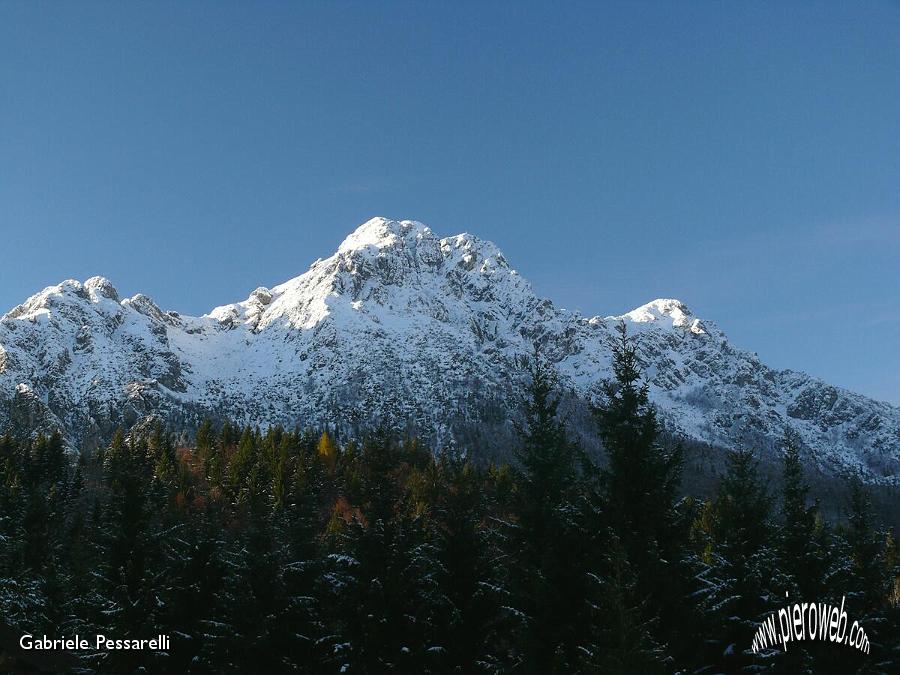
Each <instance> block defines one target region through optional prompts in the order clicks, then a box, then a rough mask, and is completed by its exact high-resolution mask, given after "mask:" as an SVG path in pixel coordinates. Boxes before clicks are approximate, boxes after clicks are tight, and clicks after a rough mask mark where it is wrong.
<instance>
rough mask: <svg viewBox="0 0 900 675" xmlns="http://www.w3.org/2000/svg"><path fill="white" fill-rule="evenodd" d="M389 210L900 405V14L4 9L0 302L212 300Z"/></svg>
mask: <svg viewBox="0 0 900 675" xmlns="http://www.w3.org/2000/svg"><path fill="white" fill-rule="evenodd" d="M676 5H677V7H676ZM374 215H385V216H389V217H392V218H397V219H401V218H413V219H417V220H421V221H423V222H425V223H427V224H429V225H431V227H432V229H433V230H435V231H436V232H437V233H439V234H442V235H450V234H455V233H457V232H460V231H471V232H474V233H476V234H478V235H479V236H482V237H484V238H487V239H491V240H493V241H494V242H495V243H497V245H498V246H500V248H501V249H503V251H504V252H505V254H506V256H507V258H508V259H509V260H510V261H511V263H512V264H513V265H514V266H515V267H516V268H517V269H518V270H519V271H520V272H521V273H522V274H523V275H524V276H525V277H526V278H528V279H530V280H531V281H532V282H533V284H534V286H535V288H536V290H537V291H538V293H540V294H542V295H545V296H547V297H550V298H551V299H553V300H554V301H555V302H557V303H558V304H559V305H561V306H564V307H568V308H570V309H580V310H581V311H583V312H584V313H585V314H588V315H592V314H614V313H621V312H623V311H626V310H629V309H631V308H632V307H634V306H636V305H640V304H643V303H644V302H646V301H648V300H651V299H653V298H656V297H677V298H680V299H681V300H683V301H685V302H686V303H687V304H688V306H689V307H691V309H692V310H693V311H694V312H695V313H696V314H697V315H699V316H701V317H703V318H707V319H712V320H714V321H716V322H717V323H718V324H719V325H720V326H721V327H722V328H723V329H724V330H725V331H726V332H727V333H728V334H729V335H730V337H731V339H732V341H733V342H734V343H735V344H736V345H737V346H739V347H743V348H746V349H750V350H752V351H756V352H758V353H759V355H760V356H761V357H762V358H763V359H764V360H765V361H767V362H768V363H770V364H771V365H774V366H777V367H791V368H795V369H799V370H805V371H807V372H810V373H812V374H814V375H817V376H820V377H823V378H825V379H827V380H829V381H831V382H833V383H836V384H840V385H843V386H847V387H849V388H851V389H855V390H858V391H860V392H863V393H866V394H869V395H872V396H875V397H877V398H881V399H885V400H889V401H892V402H894V403H897V404H900V350H898V345H900V5H898V4H897V3H895V2H862V3H848V2H840V3H833V4H832V3H827V2H805V3H797V4H793V3H785V2H777V3H771V4H770V3H759V2H753V3H746V2H744V3H729V2H720V1H717V2H709V3H705V2H694V3H670V2H666V3H646V4H644V3H639V4H635V3H633V2H628V3H616V4H609V5H600V4H598V3H595V2H591V3H584V4H579V3H573V2H566V3H556V2H552V3H551V2H548V3H523V2H516V3H513V2H477V3H475V2H471V3H470V2H452V3H451V2H440V3H438V2H424V1H420V2H411V3H405V2H390V3H388V2H371V1H369V2H359V3H348V2H329V3H324V2H323V3H319V2H305V3H276V2H270V3H267V2H252V3H249V2H243V3H235V4H229V3H222V2H215V3H205V2H191V3H181V2H179V3H165V2H153V3H136V2H132V3H85V2H78V3H75V2H72V3H62V2H53V3H46V4H42V3H36V2H9V1H8V0H0V312H2V311H6V310H7V309H9V308H11V307H12V306H14V305H16V304H18V303H19V302H21V301H22V300H24V299H25V298H26V297H27V296H29V295H31V294H32V293H34V292H36V291H38V290H39V289H41V288H43V287H44V286H47V285H50V284H53V283H57V282H59V281H60V280H62V279H65V278H70V277H74V278H78V279H85V278H87V277H89V276H91V275H94V274H102V275H104V276H107V277H109V278H110V279H112V281H113V282H114V283H115V284H116V286H117V287H118V288H119V291H120V293H122V294H123V295H131V294H133V293H136V292H144V293H147V294H148V295H150V296H152V297H153V298H155V299H156V300H157V302H158V303H159V304H160V305H161V306H163V307H164V308H167V309H177V310H179V311H182V312H188V313H202V312H205V311H207V310H209V309H210V308H212V307H213V306H215V305H218V304H223V303H226V302H231V301H234V300H239V299H243V298H245V297H246V296H247V294H248V293H249V291H250V290H252V289H253V288H255V287H256V286H259V285H267V286H270V285H274V284H276V283H278V282H281V281H283V280H285V279H288V278H290V277H293V276H296V275H297V274H299V273H301V272H303V271H304V270H306V268H307V267H308V265H309V263H310V262H312V261H313V260H314V259H315V258H318V257H324V256H326V255H330V254H331V253H332V252H333V251H334V249H335V248H336V247H337V245H338V244H339V243H340V241H341V240H342V239H343V238H344V236H346V234H347V233H349V232H350V231H351V230H352V229H353V228H354V227H355V226H356V225H358V224H359V223H361V222H363V221H365V220H367V219H368V218H369V217H371V216H374Z"/></svg>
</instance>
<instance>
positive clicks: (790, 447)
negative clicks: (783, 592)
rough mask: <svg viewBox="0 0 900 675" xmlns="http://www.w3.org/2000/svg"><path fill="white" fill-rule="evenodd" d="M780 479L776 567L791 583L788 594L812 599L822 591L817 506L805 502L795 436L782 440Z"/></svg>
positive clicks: (821, 562) (824, 560)
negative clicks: (778, 557)
mask: <svg viewBox="0 0 900 675" xmlns="http://www.w3.org/2000/svg"><path fill="white" fill-rule="evenodd" d="M784 446H785V451H784V464H783V466H784V469H783V479H782V485H783V488H782V507H781V514H782V526H781V533H782V536H781V542H780V569H781V570H782V572H784V573H785V574H786V575H787V577H788V581H789V583H790V585H791V591H792V592H791V597H793V598H796V599H797V600H798V601H802V600H807V601H810V602H812V601H814V600H816V599H817V598H819V597H821V595H822V593H823V592H824V590H825V588H824V581H823V580H824V575H825V569H824V565H825V563H826V560H827V558H826V556H825V555H824V552H823V550H822V541H821V535H822V532H821V528H820V527H818V526H817V518H816V512H817V510H818V507H817V505H815V504H813V505H808V504H807V501H808V496H807V495H808V493H809V486H808V485H807V484H806V483H805V482H804V480H803V465H802V463H801V460H800V447H799V441H798V439H797V437H796V435H794V434H791V433H790V432H789V433H787V434H785V439H784Z"/></svg>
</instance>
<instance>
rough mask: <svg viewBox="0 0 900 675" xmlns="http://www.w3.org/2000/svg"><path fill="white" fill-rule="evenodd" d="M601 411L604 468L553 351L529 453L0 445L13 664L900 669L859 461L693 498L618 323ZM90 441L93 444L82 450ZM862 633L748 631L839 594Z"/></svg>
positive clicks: (738, 467) (0, 583) (239, 445)
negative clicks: (562, 397) (820, 486)
mask: <svg viewBox="0 0 900 675" xmlns="http://www.w3.org/2000/svg"><path fill="white" fill-rule="evenodd" d="M613 365H614V374H615V376H614V378H613V379H611V380H610V381H609V382H606V383H603V393H604V396H603V398H602V401H601V402H600V403H599V404H598V405H597V406H596V408H595V409H594V410H593V417H594V422H595V429H596V434H597V438H598V439H599V441H600V442H601V443H602V447H603V448H604V452H605V456H604V458H603V461H602V462H598V461H597V460H596V458H592V457H590V456H588V454H587V453H585V452H584V451H583V450H582V449H581V448H580V447H579V446H578V444H577V443H575V442H574V441H573V439H572V438H571V437H570V436H569V435H568V434H567V432H566V424H565V420H564V419H562V418H561V417H560V415H558V414H557V395H556V390H555V383H554V378H553V374H552V370H551V369H550V368H548V367H547V366H545V365H542V363H541V361H540V359H539V358H536V359H535V360H534V361H533V363H532V364H531V377H530V385H529V386H528V387H527V388H526V390H524V391H522V392H521V400H520V401H516V402H514V403H513V404H511V405H516V406H520V409H521V418H522V420H523V421H522V423H521V425H520V430H519V435H520V440H519V443H518V445H517V448H516V451H515V456H514V457H513V458H511V460H510V461H509V462H508V463H488V462H484V461H479V460H478V458H477V457H469V456H467V455H466V454H464V453H460V452H452V451H449V450H446V449H441V448H432V447H427V446H426V444H424V443H423V442H421V441H420V440H418V439H417V438H414V437H409V436H405V435H404V434H403V433H402V432H398V431H397V430H396V429H390V428H387V427H381V428H377V429H372V430H371V431H370V432H369V433H367V434H365V435H364V436H362V437H361V438H358V439H344V438H340V437H339V435H338V434H336V433H335V432H334V430H333V429H302V428H298V429H293V430H287V429H282V428H270V429H265V430H261V429H259V428H253V427H243V428H242V427H239V426H236V425H234V424H232V423H229V422H227V421H226V422H221V423H214V422H211V421H206V422H204V423H203V424H202V425H201V426H200V428H199V431H198V432H197V434H196V439H195V442H194V443H193V444H191V445H190V446H189V447H181V446H178V445H176V444H175V443H174V441H173V438H174V435H173V433H172V430H169V429H166V428H165V427H164V426H163V424H162V423H156V424H155V425H151V426H150V427H148V428H147V429H146V430H145V432H143V433H138V432H135V431H132V432H129V433H126V432H125V431H119V432H117V433H116V435H115V437H114V438H113V439H112V441H111V442H110V443H109V444H108V446H106V447H105V448H103V449H102V450H101V451H98V452H95V453H93V454H92V455H91V456H87V455H85V454H82V455H77V456H76V455H70V454H69V453H67V452H66V450H65V448H64V443H63V440H62V438H61V437H60V436H59V435H53V436H50V437H47V436H37V437H35V438H30V439H23V438H13V437H12V436H10V435H6V436H5V437H3V438H2V440H0V659H2V660H0V669H6V670H11V671H12V670H15V669H16V668H21V669H23V670H24V669H26V668H28V669H31V671H32V672H67V671H68V672H83V673H87V672H103V673H132V672H150V673H282V672H284V673H289V672H296V673H350V674H353V673H359V674H365V675H374V674H380V673H410V674H413V673H415V674H420V673H525V674H542V675H543V674H548V673H672V672H681V673H722V672H726V673H732V672H773V673H831V672H834V673H849V672H872V673H877V672H900V552H898V549H897V544H896V541H895V539H894V536H893V533H892V532H890V531H889V530H887V529H886V528H885V527H884V526H883V525H882V524H881V523H880V522H879V521H878V518H877V517H876V516H875V514H874V511H873V509H872V506H871V501H870V498H869V495H868V494H867V490H866V487H865V485H864V484H863V483H862V482H861V481H860V480H859V479H858V478H854V477H852V476H850V477H848V478H847V480H848V482H849V483H850V486H849V494H850V498H849V499H848V500H847V503H846V505H845V510H844V517H843V518H841V519H840V520H835V521H833V522H829V521H826V520H825V519H824V518H823V517H822V515H821V513H820V510H819V508H818V506H817V504H816V501H815V499H814V498H813V496H814V491H813V490H812V486H811V485H809V484H808V483H807V480H806V479H805V478H804V471H803V463H802V460H801V448H800V447H798V443H797V442H796V441H795V440H794V439H793V438H792V436H791V434H790V432H789V431H788V432H786V433H785V439H784V447H783V463H782V471H781V473H782V475H781V480H780V481H778V482H770V481H769V480H767V479H765V478H764V477H763V475H762V473H761V472H760V471H759V466H758V460H757V458H756V456H755V454H754V452H753V449H752V448H744V449H739V450H735V451H733V452H731V453H729V456H728V461H727V469H726V470H725V471H724V473H723V475H722V476H721V480H720V482H719V485H718V488H717V491H716V492H715V494H714V495H712V496H710V497H707V498H699V497H690V496H689V497H683V496H681V495H682V493H681V491H680V489H679V488H680V486H681V481H682V473H683V463H684V462H683V454H682V451H681V449H680V448H679V446H678V445H677V444H673V443H670V442H668V441H665V442H664V440H663V437H662V434H661V430H660V427H659V424H658V422H657V419H656V415H655V412H654V409H653V406H652V405H651V403H650V402H649V400H648V391H647V388H646V385H644V384H643V382H642V376H641V372H640V368H639V365H638V358H637V355H636V353H635V346H634V344H633V343H632V341H631V340H630V339H629V337H628V336H627V335H626V334H625V332H624V329H623V331H622V333H621V335H620V339H619V340H618V342H617V346H616V349H615V352H614V363H613ZM76 457H77V459H76ZM842 599H845V608H846V611H847V613H848V615H849V616H850V617H851V621H853V620H856V621H858V622H859V625H860V626H861V627H863V629H864V630H865V634H866V636H867V637H868V640H869V641H870V643H871V649H870V652H869V653H862V652H860V651H859V650H855V649H853V648H851V647H850V646H848V645H844V644H834V643H831V642H817V641H806V642H793V643H791V644H790V645H788V648H787V650H785V649H784V648H782V647H781V646H780V645H779V646H777V647H773V648H769V649H763V650H760V651H759V652H758V653H754V652H753V651H752V650H751V642H752V640H753V637H754V634H755V632H756V630H757V628H758V627H759V626H760V624H761V622H762V621H764V619H765V618H766V617H767V616H768V615H770V614H771V613H772V612H777V611H778V610H779V609H780V608H782V607H784V606H785V605H787V604H788V603H793V602H798V601H805V602H830V603H836V604H838V605H840V604H841V601H842ZM23 633H29V634H34V635H35V636H38V635H47V636H50V637H63V636H74V635H79V636H94V635H96V634H103V635H106V636H111V637H114V638H152V637H154V636H156V635H158V634H165V635H168V636H170V640H171V648H170V649H168V650H167V651H151V650H145V651H109V652H102V651H100V652H98V651H93V650H87V651H80V652H47V653H37V652H28V653H25V652H23V651H22V650H20V649H19V648H18V640H19V636H20V635H22V634H23Z"/></svg>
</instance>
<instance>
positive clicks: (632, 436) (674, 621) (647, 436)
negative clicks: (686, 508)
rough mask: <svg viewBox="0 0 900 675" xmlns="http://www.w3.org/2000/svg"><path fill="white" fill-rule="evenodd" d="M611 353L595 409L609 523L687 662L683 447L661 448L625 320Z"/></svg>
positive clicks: (663, 631) (690, 607)
mask: <svg viewBox="0 0 900 675" xmlns="http://www.w3.org/2000/svg"><path fill="white" fill-rule="evenodd" d="M612 351H613V361H612V370H613V374H614V378H613V379H612V380H609V381H607V382H605V383H603V392H602V393H603V397H602V400H601V401H600V403H599V404H598V405H597V406H596V407H595V409H594V415H595V418H596V421H597V425H598V430H599V435H600V440H601V442H602V444H603V447H604V449H605V451H606V455H607V458H608V460H609V466H608V468H607V469H606V470H605V471H604V473H603V476H602V480H603V484H604V492H605V504H606V512H607V517H608V518H609V522H610V524H611V527H612V530H613V532H614V534H615V536H616V537H617V539H618V540H619V541H620V542H621V544H622V546H623V548H624V550H625V552H626V555H627V558H628V563H629V566H630V568H631V569H632V570H633V571H634V573H635V574H636V575H637V584H636V586H635V587H636V589H638V592H640V593H643V594H645V597H652V598H654V606H655V607H656V608H658V610H659V614H660V617H659V618H660V620H659V621H658V622H657V623H656V624H655V625H656V626H657V631H658V632H657V634H656V636H655V637H656V638H657V640H658V641H659V642H661V643H664V644H666V645H667V647H668V649H669V650H670V651H671V652H672V653H673V654H674V655H675V656H676V658H677V659H679V660H683V659H686V658H690V657H691V656H692V654H693V652H694V646H693V644H692V643H691V642H690V641H689V640H680V641H676V640H675V639H674V638H675V634H676V629H675V628H674V626H677V625H682V626H684V625H690V622H691V621H694V619H695V617H694V616H693V612H694V603H693V602H692V601H690V600H689V596H690V595H691V594H692V593H694V592H695V591H696V590H697V588H696V583H695V581H694V577H695V574H696V570H694V569H693V567H692V565H691V558H690V556H688V554H687V551H686V547H685V542H686V541H687V538H688V531H689V523H690V520H689V518H688V517H686V514H685V513H684V512H683V509H680V508H679V504H678V502H677V491H678V487H679V484H680V481H681V472H682V467H683V453H682V449H681V447H680V445H676V446H675V447H674V448H673V449H671V450H669V449H667V448H665V447H663V445H662V442H661V438H660V436H661V430H660V427H659V423H658V421H657V418H656V412H655V409H654V407H653V406H652V405H651V403H650V400H649V391H650V390H649V385H648V384H647V383H646V382H643V383H641V369H640V364H639V361H638V356H637V346H636V345H635V343H634V341H633V340H632V339H631V338H630V337H629V336H628V332H627V328H626V326H625V323H624V322H622V323H620V324H619V327H618V338H617V339H616V341H615V343H614V344H613V348H612ZM645 618H647V619H650V618H651V617H645Z"/></svg>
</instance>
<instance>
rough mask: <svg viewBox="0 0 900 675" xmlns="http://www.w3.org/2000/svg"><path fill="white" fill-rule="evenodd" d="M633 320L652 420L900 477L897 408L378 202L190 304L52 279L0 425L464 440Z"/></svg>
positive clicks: (567, 377)
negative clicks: (626, 308) (587, 291)
mask: <svg viewBox="0 0 900 675" xmlns="http://www.w3.org/2000/svg"><path fill="white" fill-rule="evenodd" d="M622 320H624V321H625V322H626V323H627V324H628V325H629V330H630V331H631V332H633V333H635V334H636V336H637V340H638V342H639V346H640V352H641V355H642V359H643V360H644V364H645V367H646V375H647V378H648V380H649V382H650V384H651V395H652V397H653V400H654V401H655V402H656V404H657V405H658V406H659V409H660V412H661V418H662V419H663V420H664V422H665V424H666V425H667V426H668V427H669V428H670V429H671V430H672V431H674V432H676V433H680V434H684V435H686V436H688V437H690V438H694V439H697V440H701V441H705V442H710V443H713V444H716V445H724V446H732V445H735V444H737V443H740V442H745V441H747V440H748V439H749V440H752V441H753V442H756V443H763V444H765V443H770V444H771V443H774V442H775V441H776V440H777V439H778V438H780V437H781V435H782V433H783V430H784V428H785V427H786V426H791V427H792V428H794V429H796V430H797V431H798V433H799V434H800V435H801V438H802V439H803V440H804V442H805V444H806V445H807V446H808V447H809V448H810V449H811V450H812V451H813V454H814V456H815V458H816V459H817V460H818V462H819V464H820V465H821V466H823V467H825V468H826V469H833V470H843V469H854V470H856V469H858V470H860V471H862V472H863V473H864V474H865V475H866V476H867V477H868V478H869V480H873V481H883V482H894V481H896V480H897V479H896V475H897V473H898V468H900V409H897V408H895V407H892V406H890V405H888V404H886V403H880V402H877V401H873V400H871V399H868V398H866V397H864V396H860V395H858V394H854V393H851V392H848V391H845V390H842V389H840V388H838V387H833V386H830V385H828V384H826V383H824V382H822V381H820V380H817V379H814V378H811V377H809V376H807V375H804V374H802V373H795V372H792V371H776V370H772V369H770V368H768V367H766V366H765V365H764V364H762V363H760V361H759V360H758V359H757V357H756V356H755V355H753V354H750V353H748V352H744V351H741V350H738V349H736V348H734V347H733V346H731V345H730V343H729V342H728V340H727V338H726V337H725V335H724V334H723V333H722V331H720V330H719V329H718V328H717V327H716V326H715V325H714V324H713V323H711V322H709V321H705V320H701V319H699V318H697V317H695V316H693V315H692V314H691V312H690V311H689V310H688V309H687V307H686V306H685V305H684V304H683V303H681V302H679V301H678V300H655V301H653V302H651V303H648V304H647V305H644V306H642V307H639V308H637V309H635V310H633V311H631V312H629V313H627V314H625V315H624V316H622V317H593V318H586V317H582V316H581V315H580V314H578V313H572V312H568V311H565V310H562V309H557V308H556V307H554V306H553V304H552V303H551V302H550V301H549V300H545V299H542V298H539V297H537V296H536V295H535V294H534V292H533V291H532V289H531V286H530V285H529V284H528V282H527V281H525V280H524V279H523V278H522V277H521V276H519V275H518V274H517V273H516V272H515V270H513V269H512V268H511V267H510V266H509V264H508V263H507V261H506V259H505V258H504V257H503V255H502V253H501V252H500V251H499V250H498V249H497V248H496V247H495V246H494V245H493V244H491V243H490V242H486V241H483V240H480V239H478V238H477V237H475V236H472V235H469V234H460V235H457V236H454V237H447V238H443V239H441V238H438V237H437V236H436V235H435V234H434V233H432V232H431V230H430V229H428V228H427V227H425V226H424V225H422V224H421V223H417V222H413V221H402V222H397V221H392V220H387V219H384V218H375V219H372V220H370V221H368V222H367V223H364V224H363V225H362V226H360V227H359V228H358V229H357V230H356V231H355V232H353V233H352V234H351V235H350V236H348V237H347V239H346V240H345V241H344V242H343V243H342V244H341V246H340V247H339V248H338V250H337V252H336V253H335V254H334V255H332V256H331V257H329V258H325V259H320V260H317V261H316V262H314V263H313V264H312V266H311V267H310V268H309V270H308V271H307V272H305V273H304V274H302V275H300V276H298V277H296V278H294V279H291V280H290V281H287V282H285V283H283V284H281V285H278V286H275V287H274V288H271V289H267V288H258V289H256V290H255V291H253V292H252V293H251V294H250V296H249V297H248V298H247V299H246V300H244V301H243V302H238V303H234V304H231V305H225V306H222V307H217V308H215V309H213V310H212V311H211V312H210V313H209V314H207V315H204V316H201V317H190V316H184V315H180V314H178V313H176V312H163V311H162V310H160V309H159V308H158V307H157V306H156V305H155V304H154V303H153V301H152V300H150V299H149V298H147V297H146V296H143V295H137V296H134V297H133V298H128V299H120V298H119V297H118V294H117V292H116V290H115V288H114V287H113V286H112V284H111V283H110V282H109V281H107V280H106V279H103V278H100V277H94V278H92V279H88V280H87V281H86V282H84V283H83V284H82V283H79V282H77V281H71V280H70V281H65V282H63V283H61V284H59V285H57V286H51V287H49V288H46V289H44V290H43V291H41V292H40V293H38V294H36V295H34V296H32V297H31V298H29V299H28V300H27V301H26V302H25V303H23V304H22V305H19V306H18V307H16V308H14V309H13V310H11V311H10V312H9V313H7V314H6V315H4V316H3V317H2V319H0V429H2V428H4V427H6V428H13V429H22V428H26V427H34V426H38V427H45V428H47V429H50V428H54V427H58V428H61V429H62V430H63V431H64V432H65V433H66V435H67V436H68V437H69V439H70V440H71V441H72V442H73V443H75V444H80V445H82V446H84V447H90V446H92V445H94V444H96V443H98V442H101V441H102V440H103V439H105V438H106V437H108V435H109V434H110V432H111V430H112V429H114V428H115V427H116V426H117V425H120V424H122V425H126V426H129V425H132V424H135V423H136V422H138V421H139V420H140V419H142V418H143V417H145V416H147V415H151V414H159V415H162V416H164V417H166V418H168V419H169V420H170V421H171V422H172V424H173V425H176V426H184V427H186V428H190V427H192V426H194V425H196V423H197V421H198V420H199V419H201V418H202V417H203V416H206V415H212V416H215V417H225V416H227V417H230V418H232V419H235V420H237V421H240V422H249V423H254V424H260V425H268V424H276V423H278V424H284V425H288V426H293V425H295V424H297V423H300V424H304V425H307V424H310V425H311V424H321V423H338V422H339V423H341V424H343V425H344V426H349V427H352V426H353V425H367V424H371V423H373V422H374V421H377V420H388V421H392V422H403V423H405V424H408V425H412V426H413V427H415V428H416V429H418V430H419V431H420V432H421V433H423V434H426V435H428V436H431V437H432V438H434V439H436V440H437V441H438V442H442V443H444V442H454V440H455V442H457V443H461V444H466V443H467V442H468V440H467V439H470V438H471V436H468V435H467V432H466V430H467V429H471V428H472V427H473V426H475V423H476V422H488V423H491V424H495V425H500V426H503V425H506V426H508V425H509V422H508V418H509V414H508V410H509V402H510V401H513V402H514V401H516V400H517V399H516V396H517V391H518V385H519V384H520V382H521V379H522V377H523V371H522V364H523V363H524V359H526V358H528V357H529V356H531V355H532V354H533V353H534V349H535V345H539V347H540V350H541V353H542V354H543V356H544V357H546V358H548V359H549V360H551V361H552V362H553V363H555V364H556V367H557V369H558V371H559V373H560V382H561V385H562V386H563V387H564V388H565V389H566V391H567V392H568V393H569V394H570V395H571V398H572V399H573V400H589V399H590V398H591V396H592V395H593V391H594V389H593V388H594V387H595V386H596V383H597V382H598V381H599V380H600V379H601V378H603V377H607V376H608V375H609V356H610V345H611V341H612V339H613V336H614V328H615V326H616V324H617V323H618V322H619V321H622Z"/></svg>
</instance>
